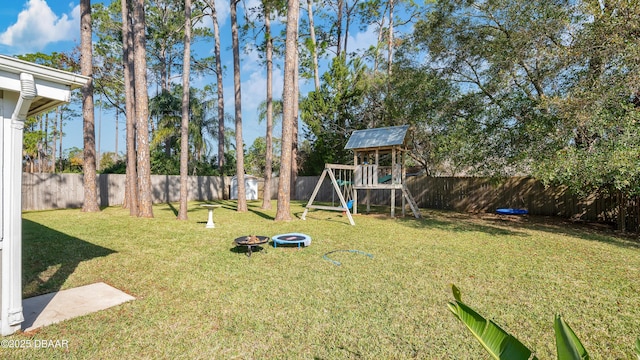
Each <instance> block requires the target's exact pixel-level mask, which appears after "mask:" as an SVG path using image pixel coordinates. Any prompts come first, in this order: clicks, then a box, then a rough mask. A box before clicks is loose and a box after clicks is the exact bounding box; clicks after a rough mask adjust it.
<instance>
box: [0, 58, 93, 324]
mask: <svg viewBox="0 0 640 360" xmlns="http://www.w3.org/2000/svg"><path fill="white" fill-rule="evenodd" d="M88 81H89V78H88V77H86V76H82V75H77V74H72V73H69V72H66V71H60V70H56V69H52V68H49V67H46V66H41V65H37V64H33V63H30V62H26V61H22V60H19V59H16V58H12V57H8V56H4V55H0V121H1V122H2V124H1V126H0V139H2V143H1V144H0V164H1V166H0V185H2V186H1V188H2V191H1V192H0V203H1V204H2V206H1V207H0V234H1V235H0V236H1V237H0V261H1V264H2V265H1V266H0V275H1V277H0V278H1V279H2V283H1V285H0V334H1V335H10V334H13V333H14V332H16V331H18V330H20V327H21V324H22V322H23V321H24V316H23V312H22V191H21V186H22V141H23V140H22V135H23V129H24V121H25V119H26V118H27V117H28V116H33V115H36V114H38V113H40V112H43V111H46V110H48V109H51V108H53V107H55V106H57V105H60V104H63V103H67V102H69V100H70V99H71V90H72V89H77V88H80V87H81V86H83V85H84V84H86V83H87V82H88Z"/></svg>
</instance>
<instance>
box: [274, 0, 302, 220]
mask: <svg viewBox="0 0 640 360" xmlns="http://www.w3.org/2000/svg"><path fill="white" fill-rule="evenodd" d="M287 3H288V6H287V9H288V12H287V39H286V43H285V59H284V90H283V94H282V155H281V157H280V166H281V168H280V181H279V182H278V210H277V212H276V218H275V220H276V221H282V220H291V211H290V194H291V191H290V186H291V152H292V151H291V149H292V144H293V124H294V119H295V116H296V114H295V101H296V96H295V92H296V86H295V81H296V73H297V70H298V69H297V67H296V64H297V61H296V58H297V56H298V18H299V12H300V8H299V6H300V4H299V2H298V0H288V1H287Z"/></svg>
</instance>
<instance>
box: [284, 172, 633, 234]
mask: <svg viewBox="0 0 640 360" xmlns="http://www.w3.org/2000/svg"><path fill="white" fill-rule="evenodd" d="M318 180H319V177H303V178H299V182H298V184H297V186H296V193H297V194H298V198H299V199H301V200H305V199H308V198H309V196H311V192H312V191H313V188H314V186H315V183H316V182H317V181H318ZM406 184H407V187H408V188H409V191H410V192H411V194H413V197H414V199H415V201H416V202H417V204H418V206H419V207H421V208H427V209H440V210H452V211H458V212H495V210H496V209H498V208H524V209H527V210H528V211H529V214H532V215H544V216H558V217H564V218H570V219H575V220H583V221H598V222H607V223H617V222H619V221H621V219H619V215H620V211H619V209H620V208H619V206H618V205H619V201H618V199H617V197H616V196H615V195H611V194H608V193H594V194H591V195H589V196H587V197H584V198H582V197H579V196H576V195H574V194H573V193H571V192H570V191H569V190H568V189H567V188H566V187H564V186H549V187H545V186H544V185H543V184H542V183H541V182H540V181H538V180H535V179H533V178H529V177H512V178H507V179H502V180H495V179H490V178H477V177H429V176H413V177H409V178H408V179H407V181H406ZM365 196H366V192H365V191H364V190H363V191H360V192H358V199H359V200H360V201H364V199H365ZM369 196H370V199H371V203H372V204H377V205H386V206H389V205H390V204H391V201H390V197H391V192H390V191H389V190H372V191H371V192H370V194H369ZM400 196H401V195H400V194H396V204H401V198H400ZM316 199H317V200H318V201H325V202H338V200H337V199H338V198H337V196H335V195H333V189H332V186H331V184H330V182H329V181H327V180H325V182H324V184H323V185H322V186H321V188H320V191H319V193H318V195H317V196H316ZM624 210H625V211H624V212H623V214H624V223H625V225H626V229H627V230H629V231H638V229H639V226H638V225H639V224H638V219H639V218H640V201H639V199H637V198H634V199H629V200H626V201H625V208H624Z"/></svg>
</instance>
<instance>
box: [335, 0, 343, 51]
mask: <svg viewBox="0 0 640 360" xmlns="http://www.w3.org/2000/svg"><path fill="white" fill-rule="evenodd" d="M343 8H344V0H338V9H337V12H338V18H337V19H336V39H337V40H336V41H337V44H336V57H339V56H340V50H341V49H342V9H343Z"/></svg>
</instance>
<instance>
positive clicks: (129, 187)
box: [121, 0, 139, 216]
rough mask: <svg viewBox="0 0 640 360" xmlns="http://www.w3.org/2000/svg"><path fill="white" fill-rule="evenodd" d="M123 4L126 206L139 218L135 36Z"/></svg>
mask: <svg viewBox="0 0 640 360" xmlns="http://www.w3.org/2000/svg"><path fill="white" fill-rule="evenodd" d="M121 3H122V51H123V55H122V60H123V68H124V94H125V117H126V121H127V145H126V146H127V170H126V187H125V195H124V199H125V201H124V206H125V207H128V208H129V215H131V216H138V211H139V209H138V207H139V205H138V171H137V169H136V162H137V155H136V109H135V83H134V74H133V70H134V60H133V34H132V31H131V15H130V13H129V6H130V5H129V2H128V0H121Z"/></svg>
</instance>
